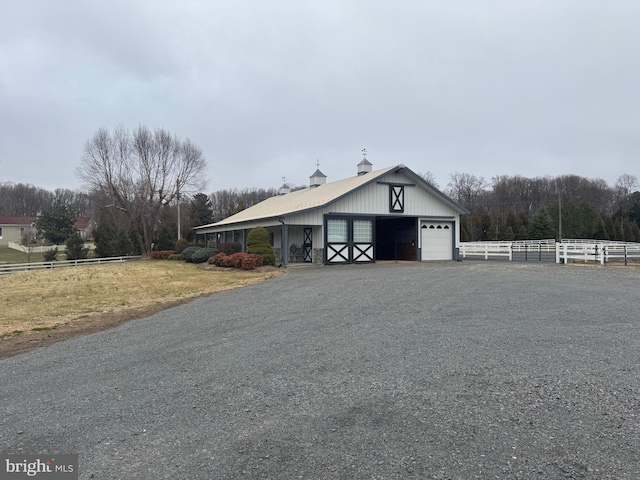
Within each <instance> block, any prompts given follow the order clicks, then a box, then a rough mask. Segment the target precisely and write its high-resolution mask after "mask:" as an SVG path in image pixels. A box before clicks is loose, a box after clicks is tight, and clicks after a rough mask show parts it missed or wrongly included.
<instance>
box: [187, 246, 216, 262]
mask: <svg viewBox="0 0 640 480" xmlns="http://www.w3.org/2000/svg"><path fill="white" fill-rule="evenodd" d="M216 253H218V250H216V249H215V248H211V247H204V248H199V249H198V250H196V251H195V252H193V254H192V255H191V262H193V263H204V262H206V261H207V260H209V259H210V258H211V257H213V256H214V255H215V254H216Z"/></svg>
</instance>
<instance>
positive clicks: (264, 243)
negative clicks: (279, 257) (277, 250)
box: [247, 227, 276, 265]
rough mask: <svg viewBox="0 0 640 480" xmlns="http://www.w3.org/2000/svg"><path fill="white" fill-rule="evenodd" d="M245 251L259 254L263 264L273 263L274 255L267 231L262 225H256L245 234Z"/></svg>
mask: <svg viewBox="0 0 640 480" xmlns="http://www.w3.org/2000/svg"><path fill="white" fill-rule="evenodd" d="M247 253H255V254H257V255H260V256H261V257H262V258H263V260H264V264H265V265H275V264H276V256H275V255H274V253H273V248H272V247H271V242H270V241H269V232H267V229H266V228H264V227H256V228H254V229H252V230H251V231H250V232H249V235H247Z"/></svg>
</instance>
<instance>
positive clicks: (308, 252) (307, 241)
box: [302, 227, 313, 263]
mask: <svg viewBox="0 0 640 480" xmlns="http://www.w3.org/2000/svg"><path fill="white" fill-rule="evenodd" d="M302 237H303V240H302V261H303V262H306V263H312V262H313V253H312V252H313V229H312V228H311V227H305V228H304V229H303V231H302Z"/></svg>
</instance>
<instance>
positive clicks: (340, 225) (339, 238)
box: [327, 218, 349, 243]
mask: <svg viewBox="0 0 640 480" xmlns="http://www.w3.org/2000/svg"><path fill="white" fill-rule="evenodd" d="M348 240H349V238H348V234H347V221H346V220H343V219H341V218H331V219H329V220H327V241H328V242H329V243H346V242H347V241H348Z"/></svg>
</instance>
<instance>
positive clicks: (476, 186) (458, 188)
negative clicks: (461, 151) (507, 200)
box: [445, 172, 489, 210]
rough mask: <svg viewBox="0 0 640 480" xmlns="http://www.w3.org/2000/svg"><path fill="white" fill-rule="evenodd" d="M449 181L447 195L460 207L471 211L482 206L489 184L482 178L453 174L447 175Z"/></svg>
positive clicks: (466, 174)
mask: <svg viewBox="0 0 640 480" xmlns="http://www.w3.org/2000/svg"><path fill="white" fill-rule="evenodd" d="M449 178H450V181H449V183H448V185H447V187H448V189H447V191H446V192H445V193H447V194H448V195H449V196H450V197H451V198H453V199H454V200H456V201H457V202H458V203H459V204H460V205H462V206H464V207H466V208H468V209H469V210H473V209H475V208H478V207H480V206H485V205H482V204H483V203H486V202H483V200H484V197H485V196H486V194H487V193H488V192H487V190H486V189H487V187H488V186H489V183H488V182H487V181H486V180H485V179H484V177H476V176H475V175H473V174H470V173H459V172H455V173H452V174H451V175H449Z"/></svg>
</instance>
